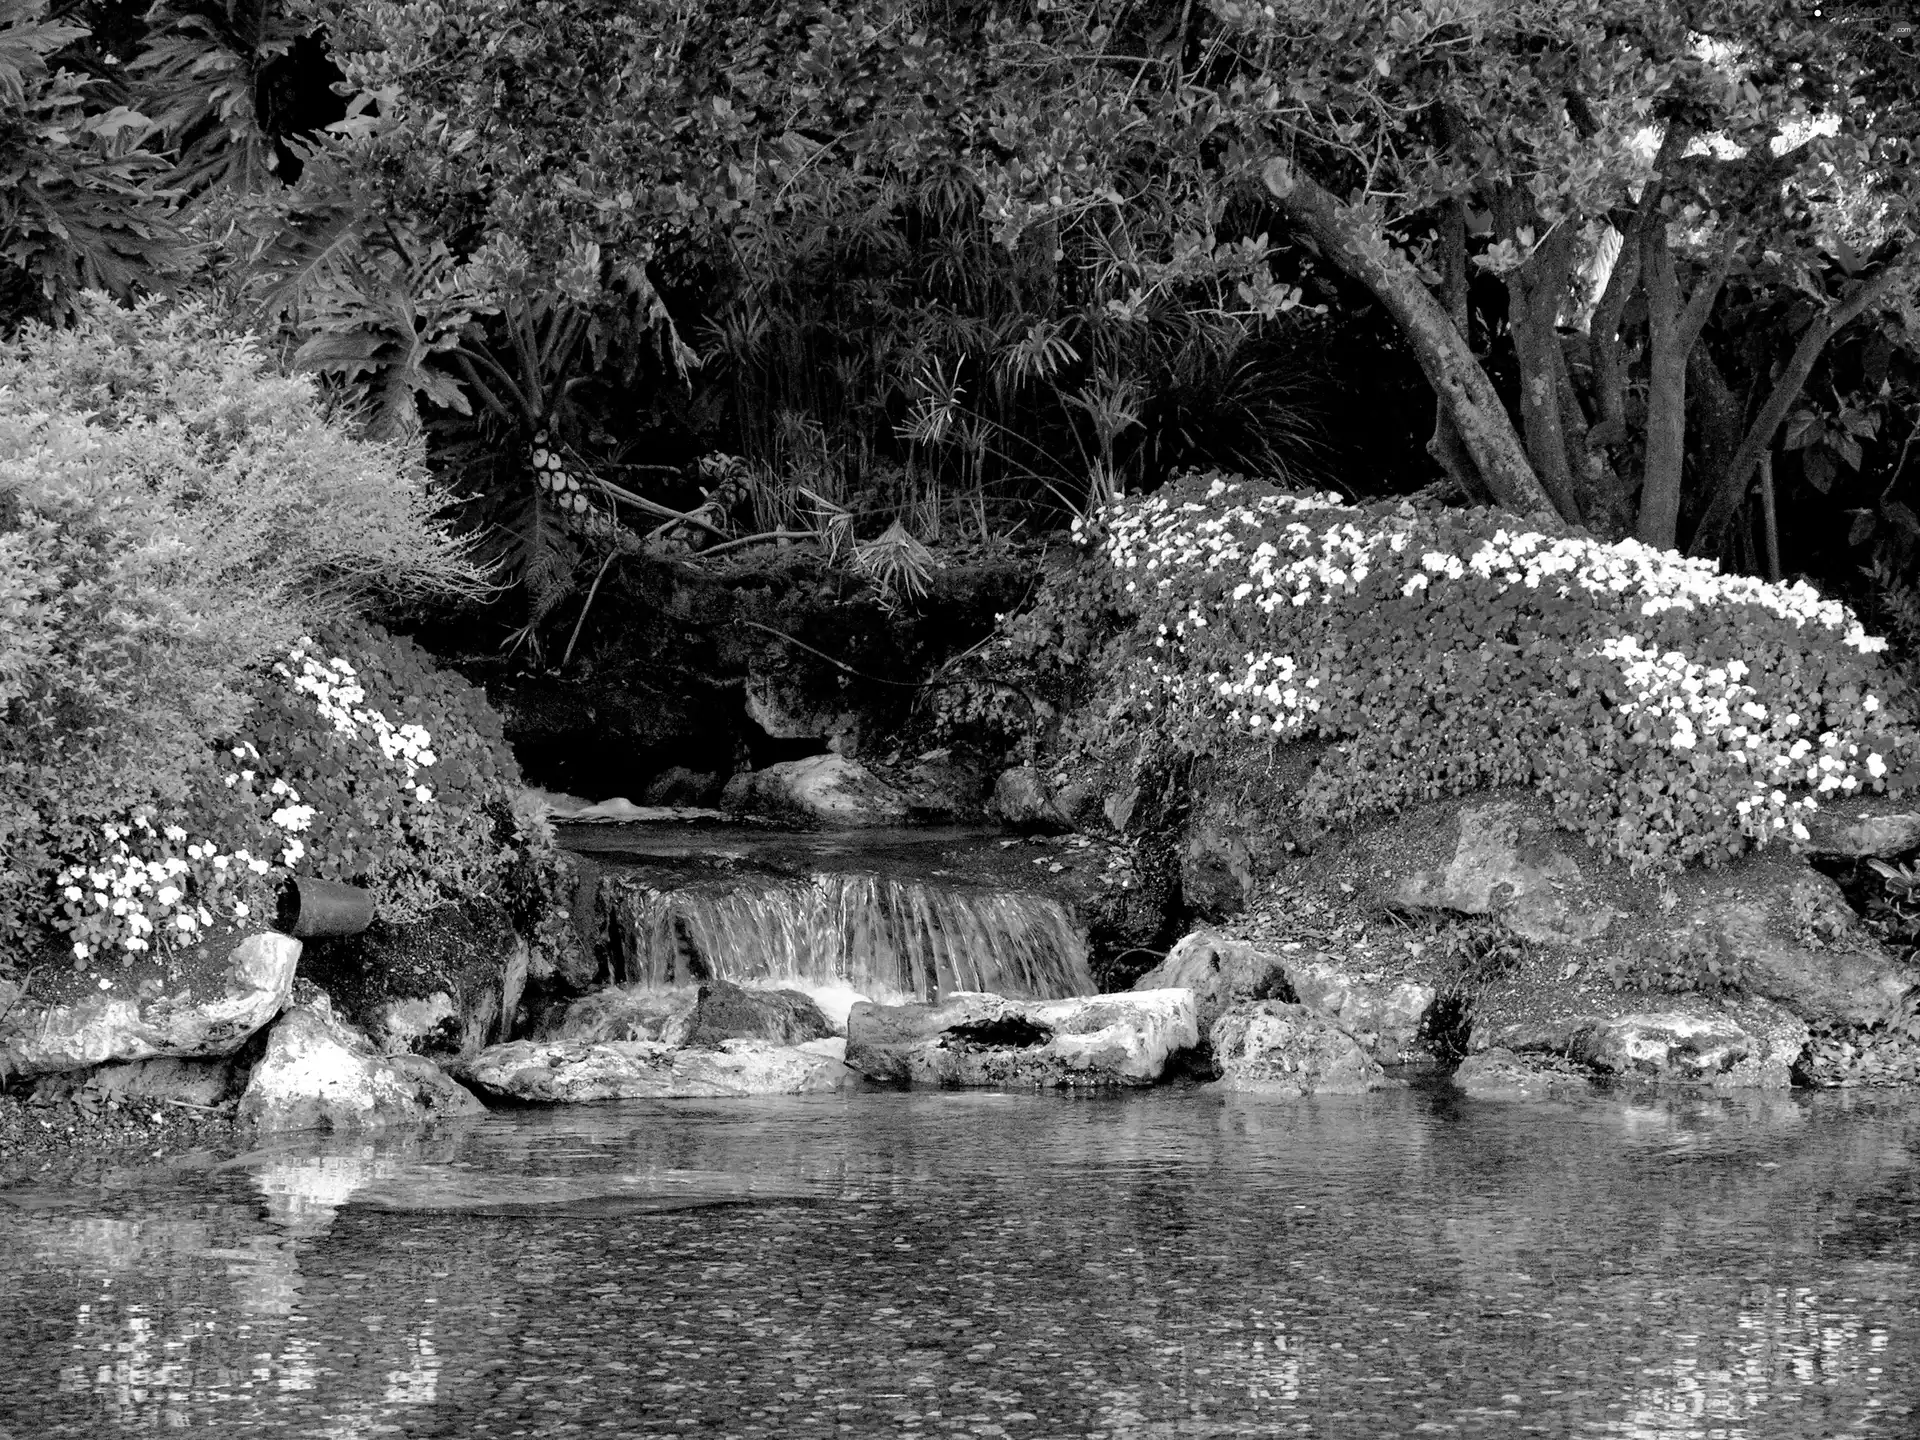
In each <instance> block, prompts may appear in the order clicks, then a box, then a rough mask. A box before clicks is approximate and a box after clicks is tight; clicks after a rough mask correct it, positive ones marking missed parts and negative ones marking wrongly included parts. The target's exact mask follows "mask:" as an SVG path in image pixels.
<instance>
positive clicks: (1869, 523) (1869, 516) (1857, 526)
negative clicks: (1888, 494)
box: [1847, 501, 1898, 545]
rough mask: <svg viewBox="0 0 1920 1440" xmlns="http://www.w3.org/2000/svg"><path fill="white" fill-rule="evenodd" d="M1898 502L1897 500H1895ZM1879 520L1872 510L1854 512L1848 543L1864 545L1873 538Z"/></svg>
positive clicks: (1848, 533) (1848, 532)
mask: <svg viewBox="0 0 1920 1440" xmlns="http://www.w3.org/2000/svg"><path fill="white" fill-rule="evenodd" d="M1895 503H1896V504H1897V503H1898V502H1897V501H1896V502H1895ZM1878 523H1879V520H1878V517H1876V516H1875V515H1874V513H1873V511H1871V510H1856V511H1854V512H1853V524H1852V526H1851V527H1850V528H1849V529H1848V531H1847V544H1849V545H1864V544H1866V543H1867V541H1868V540H1870V539H1872V538H1873V532H1874V529H1875V527H1876V526H1877V525H1878Z"/></svg>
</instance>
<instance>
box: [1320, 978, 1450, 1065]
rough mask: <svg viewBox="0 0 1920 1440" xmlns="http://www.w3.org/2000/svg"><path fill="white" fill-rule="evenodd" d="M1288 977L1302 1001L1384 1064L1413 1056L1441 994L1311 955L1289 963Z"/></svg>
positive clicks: (1406, 981) (1421, 986)
mask: <svg viewBox="0 0 1920 1440" xmlns="http://www.w3.org/2000/svg"><path fill="white" fill-rule="evenodd" d="M1287 978H1288V980H1289V981H1291V982H1292V985H1293V993H1294V994H1295V995H1296V996H1298V997H1299V1000H1300V1003H1301V1004H1302V1005H1305V1006H1306V1007H1307V1008H1308V1009H1309V1010H1313V1011H1317V1012H1318V1013H1319V1014H1321V1015H1324V1016H1326V1018H1327V1019H1329V1020H1331V1021H1333V1023H1334V1024H1336V1025H1338V1026H1339V1027H1340V1028H1341V1029H1342V1030H1344V1031H1346V1032H1347V1034H1349V1035H1351V1036H1352V1037H1353V1038H1354V1039H1355V1040H1357V1041H1359V1042H1360V1048H1361V1049H1363V1050H1365V1051H1366V1052H1367V1054H1368V1055H1370V1056H1372V1057H1373V1059H1375V1060H1376V1061H1378V1062H1379V1063H1380V1064H1382V1065H1395V1064H1398V1063H1400V1062H1401V1061H1404V1060H1409V1059H1411V1058H1413V1056H1414V1053H1415V1051H1416V1050H1417V1048H1418V1040H1419V1037H1420V1029H1421V1026H1422V1025H1424V1024H1425V1023H1426V1018H1427V1012H1428V1011H1430V1010H1431V1009H1432V1008H1433V1002H1434V1000H1435V998H1436V997H1437V996H1438V994H1439V992H1438V991H1437V990H1436V989H1435V988H1434V987H1433V986H1431V985H1424V984H1420V983H1418V982H1417V981H1412V980H1400V981H1394V982H1391V983H1389V982H1386V981H1381V980H1375V979H1373V978H1371V977H1370V976H1369V975H1368V974H1366V973H1362V974H1359V975H1355V974H1352V973H1350V972H1348V971H1346V970H1343V969H1342V968H1341V967H1339V966H1338V965H1335V964H1333V963H1331V962H1329V961H1326V960H1321V959H1315V958H1312V957H1309V958H1306V959H1303V960H1297V961H1294V962H1292V963H1291V964H1289V965H1288V966H1287Z"/></svg>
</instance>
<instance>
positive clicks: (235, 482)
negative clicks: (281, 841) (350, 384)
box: [0, 297, 484, 953]
mask: <svg viewBox="0 0 1920 1440" xmlns="http://www.w3.org/2000/svg"><path fill="white" fill-rule="evenodd" d="M436 503H437V501H436V497H435V495H434V492H433V491H432V490H431V489H430V488H429V485H428V481H427V477H426V472H425V471H424V469H423V468H422V466H421V465H420V463H419V457H418V454H417V453H416V452H415V451H412V450H408V449H406V448H404V447H397V446H390V445H372V444H368V443H366V442H362V441H359V440H355V439H353V438H352V436H351V435H350V434H349V432H348V429H347V427H346V426H345V424H344V423H343V420H342V418H341V417H338V416H335V415H333V414H331V413H329V411H328V410H327V409H326V408H325V407H324V406H323V405H322V403H321V401H320V398H319V396H318V394H317V392H316V391H315V389H314V387H313V385H312V384H311V382H310V381H307V380H304V379H289V378H287V377H284V376H281V375H279V374H277V373H276V372H274V370H273V369H272V367H271V366H270V365H268V364H267V363H266V362H265V361H264V359H263V357H262V356H261V355H260V353H259V351H258V349H257V347H256V345H255V344H254V342H253V341H251V340H250V339H248V338H247V337H245V336H244V335H239V334H235V333H233V332H230V331H227V330H224V329H222V328H221V327H220V326H219V325H218V324H217V323H216V321H215V320H214V318H213V317H212V316H211V315H210V314H209V313H208V312H207V311H205V310H204V309H202V308H199V307H196V306H193V305H182V306H178V307H175V308H172V309H166V308H163V307H161V306H159V305H158V304H147V305H143V306H141V307H139V308H137V309H134V310H119V309H116V308H115V307H114V306H112V305H111V304H110V303H108V302H107V301H105V300H104V299H101V298H99V297H91V298H89V299H87V300H86V301H85V302H84V304H83V305H82V313H81V316H80V319H79V321H78V323H77V324H76V325H75V326H74V327H73V328H72V329H70V330H65V331H54V330H49V329H46V328H44V327H34V326H29V327H27V328H26V329H25V330H24V331H23V333H22V335H21V338H20V341H19V343H18V344H17V345H16V346H14V347H12V348H11V349H9V350H8V351H7V352H6V353H5V354H0V854H4V855H5V856H6V857H7V864H6V866H5V867H4V870H0V950H11V951H13V952H14V953H19V952H20V951H22V950H25V949H28V948H32V947H33V946H34V945H35V944H36V943H37V942H38V941H39V940H40V939H41V938H42V937H43V935H44V932H45V929H46V926H47V925H48V923H49V921H50V920H51V921H52V923H54V924H55V925H56V927H57V928H60V929H62V930H68V931H73V930H74V929H75V927H76V926H78V930H79V932H82V933H85V934H93V933H94V932H95V931H100V930H102V929H103V927H102V926H101V925H100V924H99V923H98V922H97V920H96V918H95V916H94V914H93V913H92V912H93V911H94V910H97V909H98V905H97V902H95V901H93V900H92V898H91V897H92V895H93V894H95V893H100V891H99V889H97V888H96V887H95V886H94V883H93V881H94V876H95V873H96V872H99V873H102V874H104V875H106V876H107V877H108V878H107V881H106V882H105V888H106V893H108V895H109V898H110V901H111V900H116V899H117V900H122V901H125V902H127V905H132V904H133V903H134V902H135V901H136V900H138V901H139V903H140V904H141V905H143V906H144V905H146V904H148V903H150V902H152V901H153V897H154V896H157V895H158V893H159V892H160V891H162V890H166V889H170V888H171V889H174V890H176V891H177V890H179V889H180V885H179V884H178V881H179V880H180V879H181V878H182V872H180V871H178V870H175V871H174V872H172V873H168V871H167V869H166V862H167V861H168V860H169V859H170V860H172V861H173V862H174V864H175V865H176V866H178V865H182V864H189V863H192V862H190V861H189V858H188V857H187V856H186V854H185V852H184V850H182V849H180V848H179V847H181V846H184V845H185V844H188V843H191V844H192V845H193V846H194V847H195V848H196V849H202V848H203V847H204V844H206V843H210V842H211V839H212V837H220V839H219V843H218V844H217V845H216V847H215V849H214V850H213V851H212V852H210V854H216V855H228V856H231V855H233V854H235V853H237V850H240V849H245V850H248V852H249V854H250V855H252V856H255V857H258V856H271V855H273V854H274V853H275V851H276V849H277V848H278V847H277V846H276V844H275V840H274V834H273V832H272V831H271V829H269V830H267V831H261V830H260V829H259V828H258V827H259V826H260V825H261V824H263V823H265V821H264V820H263V818H262V817H260V816H257V815H255V814H254V808H255V801H254V799H252V798H250V792H248V791H246V790H244V789H243V788H241V787H240V786H239V782H238V780H237V779H236V781H235V785H234V786H232V787H229V786H228V785H226V784H225V783H224V782H225V777H226V776H227V775H229V774H237V770H236V766H237V765H238V761H236V760H235V757H233V756H231V755H230V754H227V753H226V750H227V749H230V748H231V747H232V745H233V744H234V743H236V741H237V737H239V736H240V735H241V733H242V730H243V726H244V723H245V720H246V717H247V715H248V712H249V710H250V709H251V708H252V704H253V699H254V696H253V690H254V688H255V687H256V685H257V682H258V667H259V666H260V665H261V664H262V663H263V662H264V661H266V660H267V659H269V658H270V657H272V656H273V655H275V654H284V653H286V651H287V650H288V649H289V647H290V646H291V645H292V644H293V642H294V641H295V640H296V639H297V638H298V637H299V636H300V635H301V634H302V633H304V632H307V631H309V630H312V629H314V628H315V627H317V626H322V625H324V624H327V623H331V622H333V621H336V620H338V619H339V618H341V617H343V616H345V615H347V614H349V613H351V612H352V611H353V610H354V609H355V608H357V607H360V606H363V605H369V604H377V603H380V602H383V601H386V600H389V599H400V598H406V597H416V596H424V595H439V596H446V595H460V594H469V593H472V592H474V591H475V590H477V589H478V588H480V587H481V586H482V584H483V582H484V577H483V576H482V575H481V574H480V573H479V572H478V571H477V570H476V569H475V568H474V567H473V566H472V565H471V564H470V563H469V562H468V561H467V559H466V558H465V555H464V552H463V550H462V549H461V547H460V546H459V544H457V543H456V542H455V541H454V540H453V539H452V538H451V537H450V535H449V534H448V532H447V531H446V530H445V529H444V528H442V527H441V526H440V524H439V522H438V521H437V520H436V519H435V514H434V508H435V505H436ZM221 739H225V740H226V741H227V744H226V746H225V748H221V749H216V748H214V742H215V741H216V740H221ZM223 757H224V758H223ZM241 758H242V759H246V758H248V757H246V756H245V755H244V754H243V756H242V757H241ZM189 824H190V825H192V826H193V827H195V828H194V831H193V837H194V838H193V839H192V840H191V841H188V840H185V839H181V838H170V837H171V832H172V831H173V830H181V829H183V828H184V827H186V826H188V825H189ZM169 847H172V848H169ZM176 852H177V853H176ZM136 860H137V861H138V863H139V866H140V874H139V877H138V879H137V880H136V879H135V878H133V877H132V867H133V865H134V863H135V862H136ZM207 863H208V864H209V865H210V864H211V861H210V859H209V860H208V862H207ZM75 864H79V865H80V866H81V867H82V869H83V871H84V875H83V876H82V877H81V878H83V879H84V880H85V881H86V882H87V883H86V884H85V885H82V884H80V882H79V880H78V879H76V878H75V877H74V876H73V875H72V874H71V869H72V866H73V865H75ZM156 864H157V865H159V866H161V870H160V872H159V873H158V874H157V875H156V874H155V873H154V872H153V871H152V870H151V869H150V868H149V867H150V866H152V865H156ZM231 866H232V862H231V861H230V862H229V867H228V868H229V870H230V871H231V873H229V874H228V875H227V878H226V879H223V880H221V881H220V882H218V883H216V882H215V881H214V879H213V878H212V876H213V874H214V873H215V872H213V871H211V870H209V871H208V878H207V880H206V884H205V886H204V887H199V888H196V892H195V893H196V894H198V895H200V896H202V897H203V898H202V899H200V900H196V901H195V903H194V905H193V907H191V909H190V910H189V911H187V912H185V913H189V914H192V915H194V916H195V917H196V918H197V914H198V911H199V910H200V909H202V908H205V909H207V911H208V913H210V914H211V913H212V904H211V903H209V902H212V901H218V902H219V903H220V904H221V905H222V906H226V907H229V909H230V906H231V905H232V904H233V903H241V904H250V903H252V902H249V901H247V900H246V899H245V898H244V894H243V892H246V893H251V890H250V887H252V886H255V885H256V884H257V883H258V882H260V881H261V880H262V879H263V877H261V876H259V875H258V873H257V872H254V871H252V870H251V869H250V868H249V867H247V866H246V864H245V862H240V865H239V869H238V870H231ZM63 871H65V872H68V873H67V875H66V878H65V879H64V880H62V879H60V878H59V877H60V875H61V872H63ZM241 874H246V875H250V876H252V877H253V879H252V880H249V881H244V882H242V881H239V880H238V876H239V875H241ZM230 881H231V882H232V883H229V882H230ZM236 885H237V888H235V887H236ZM115 886H119V887H120V888H123V889H125V890H126V891H127V893H126V894H115V893H114V887H115ZM76 888H78V889H80V891H81V895H82V898H81V899H80V900H78V901H76V900H74V899H73V897H72V895H71V894H70V893H69V892H70V891H71V890H73V889H76ZM146 891H151V895H146V894H145V893H144V892H146ZM143 896H144V898H143ZM257 899H258V896H257V895H256V896H255V901H256V902H257ZM62 903H64V904H65V905H67V906H73V905H79V906H81V907H83V910H85V911H86V913H85V916H84V923H82V919H81V918H77V917H76V915H75V914H74V913H72V912H71V911H69V912H67V913H65V914H64V915H61V914H60V913H59V909H58V907H59V906H60V905H61V904H62ZM176 903H177V902H176ZM125 908H126V907H124V906H123V909H125ZM130 913H131V912H130V911H128V912H127V913H123V914H121V915H118V916H112V918H113V919H115V920H117V921H120V922H123V923H122V924H121V925H120V926H118V927H115V926H111V925H108V926H105V927H104V931H113V932H114V933H118V932H119V931H120V930H124V929H126V928H127V926H128V925H129V924H131V923H132V922H131V921H130V919H129V916H130ZM109 914H111V910H110V909H109ZM169 914H171V912H169ZM147 918H148V919H149V920H153V919H155V918H167V917H166V916H161V917H155V916H148V917H147ZM173 918H177V916H175V917H173ZM135 928H137V926H136V927H135ZM106 938H107V937H106V934H105V933H104V932H103V933H101V934H99V935H96V936H95V940H96V941H100V942H104V941H105V939H106ZM123 938H141V937H140V936H138V935H134V936H131V937H123ZM76 943H79V944H82V945H91V944H93V943H95V942H94V941H89V940H86V939H81V940H79V941H77V942H76Z"/></svg>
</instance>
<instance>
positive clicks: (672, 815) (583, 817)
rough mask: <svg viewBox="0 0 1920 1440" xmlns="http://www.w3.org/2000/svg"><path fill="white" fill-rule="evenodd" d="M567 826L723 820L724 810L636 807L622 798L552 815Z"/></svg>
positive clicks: (678, 806)
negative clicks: (567, 812)
mask: <svg viewBox="0 0 1920 1440" xmlns="http://www.w3.org/2000/svg"><path fill="white" fill-rule="evenodd" d="M553 818H554V819H556V820H560V821H564V822H565V823H566V824H569V825H664V824H667V823H668V822H670V821H686V820H725V819H727V818H728V817H727V812H726V811H724V810H703V809H701V808H700V807H699V806H697V805H636V804H634V803H633V802H632V801H631V800H629V799H627V797H626V796H624V795H616V796H614V797H613V799H611V800H601V801H599V802H598V803H596V804H593V805H589V806H587V807H586V809H584V810H576V811H574V812H573V813H572V814H571V815H555V816H554V817H553Z"/></svg>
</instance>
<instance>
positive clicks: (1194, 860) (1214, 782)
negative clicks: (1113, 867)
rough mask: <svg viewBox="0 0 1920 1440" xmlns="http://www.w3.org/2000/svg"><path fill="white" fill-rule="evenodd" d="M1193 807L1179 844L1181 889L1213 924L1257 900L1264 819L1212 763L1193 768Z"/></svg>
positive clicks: (1187, 898) (1197, 911) (1189, 811)
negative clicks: (1257, 863) (1256, 869)
mask: <svg viewBox="0 0 1920 1440" xmlns="http://www.w3.org/2000/svg"><path fill="white" fill-rule="evenodd" d="M1190 798H1191V808H1190V809H1189V810H1188V812H1187V825H1186V834H1185V835H1184V837H1183V838H1182V840H1181V845H1180V891H1181V894H1182V895H1183V896H1184V898H1185V899H1186V902H1187V908H1188V909H1190V910H1192V911H1194V912H1195V913H1196V914H1199V915H1202V916H1205V917H1206V918H1207V919H1209V920H1223V919H1225V918H1226V917H1227V916H1229V915H1236V914H1238V913H1239V912H1240V911H1242V910H1244V909H1245V908H1246V906H1247V902H1248V901H1249V900H1251V899H1252V898H1253V891H1254V886H1255V883H1256V876H1255V874H1254V853H1255V847H1256V846H1258V845H1260V843H1261V836H1260V834H1259V825H1260V819H1261V818H1262V817H1260V816H1259V815H1258V813H1257V812H1256V811H1255V810H1253V809H1252V808H1250V807H1249V806H1248V804H1247V803H1246V800H1245V797H1244V796H1242V795H1240V794H1239V793H1237V791H1236V787H1235V786H1234V785H1232V784H1231V783H1229V776H1228V775H1227V773H1226V772H1225V767H1223V766H1221V765H1220V764H1218V763H1217V762H1216V761H1214V760H1212V759H1205V760H1202V761H1200V762H1199V763H1197V764H1196V765H1195V766H1194V772H1193V778H1192V782H1191V797H1190Z"/></svg>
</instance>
